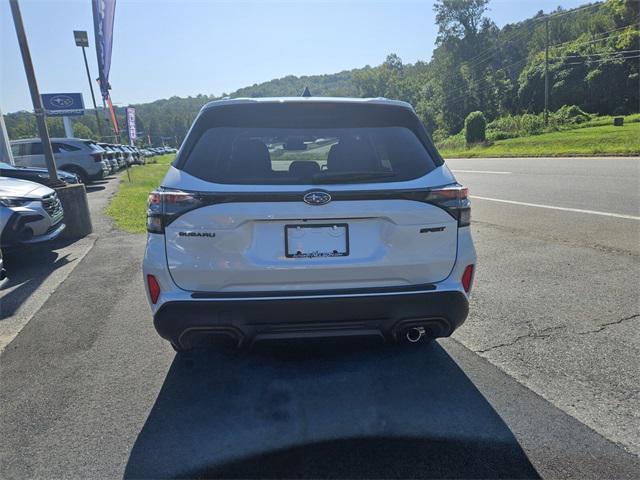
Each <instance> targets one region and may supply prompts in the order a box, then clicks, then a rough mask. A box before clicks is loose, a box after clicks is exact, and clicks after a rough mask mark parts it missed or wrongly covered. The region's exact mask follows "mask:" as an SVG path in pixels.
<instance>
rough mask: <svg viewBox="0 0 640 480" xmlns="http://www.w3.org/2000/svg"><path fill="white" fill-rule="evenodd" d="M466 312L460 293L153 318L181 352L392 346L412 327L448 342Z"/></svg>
mask: <svg viewBox="0 0 640 480" xmlns="http://www.w3.org/2000/svg"><path fill="white" fill-rule="evenodd" d="M468 311H469V303H468V300H467V296H466V295H465V294H464V293H463V292H461V291H407V292H389V293H376V292H375V291H373V292H371V293H364V292H358V294H357V295H353V296H349V295H332V296H325V297H323V296H315V295H314V296H297V297H265V296H256V297H252V298H229V297H222V298H215V299H214V298H209V299H193V300H188V301H169V302H167V303H164V304H163V305H162V306H161V307H160V308H159V309H158V310H157V312H156V313H155V315H154V325H155V328H156V330H157V331H158V333H159V334H160V336H162V337H163V338H165V339H167V340H169V341H170V342H172V343H173V344H174V345H176V346H178V347H180V348H184V349H189V348H193V347H197V346H201V345H206V344H207V343H209V342H210V341H211V340H215V341H217V340H224V339H226V340H227V341H229V342H231V343H232V344H235V345H237V346H250V345H252V344H253V343H255V342H259V341H263V340H277V339H291V338H309V337H311V338H315V337H345V336H350V337H353V336H362V337H377V338H379V339H383V340H389V341H395V340H399V339H400V338H401V337H402V336H403V335H404V332H405V331H406V330H407V329H408V328H410V327H416V326H422V327H424V328H425V330H426V333H427V335H428V336H430V337H432V338H435V337H446V336H449V335H451V333H453V331H454V330H455V329H456V328H457V327H459V326H460V325H461V324H462V323H463V322H464V321H465V319H466V317H467V314H468Z"/></svg>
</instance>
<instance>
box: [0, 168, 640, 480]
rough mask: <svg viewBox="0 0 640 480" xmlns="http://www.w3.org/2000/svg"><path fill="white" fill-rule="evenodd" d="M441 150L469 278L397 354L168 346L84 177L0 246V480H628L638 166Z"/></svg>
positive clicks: (634, 458)
mask: <svg viewBox="0 0 640 480" xmlns="http://www.w3.org/2000/svg"><path fill="white" fill-rule="evenodd" d="M448 164H449V166H450V168H451V169H452V170H453V171H454V172H455V173H456V176H457V177H458V179H459V180H460V181H461V182H462V183H464V184H466V185H468V186H469V187H470V189H471V194H472V195H473V219H474V224H473V233H474V238H475V242H476V248H477V251H478V271H477V277H476V286H475V291H474V294H473V300H472V305H471V314H470V317H469V319H468V320H467V322H466V324H465V325H464V326H463V327H462V328H461V329H460V330H459V331H457V332H456V334H455V335H454V337H453V338H451V339H446V340H442V341H439V342H437V343H435V344H432V345H417V346H415V347H416V348H407V346H384V347H371V346H364V345H347V346H341V347H336V346H328V345H321V346H318V347H315V348H308V347H304V348H286V349H283V348H276V347H272V348H263V349H261V350H258V351H253V352H250V353H248V354H225V353H222V352H200V353H197V354H194V355H191V356H188V357H182V356H176V355H175V354H174V352H173V350H172V349H171V348H170V346H169V345H168V344H167V343H165V342H164V341H163V340H161V339H160V338H158V337H157V335H156V334H155V331H154V330H153V326H152V324H151V316H150V313H149V310H148V307H147V305H146V300H145V298H144V291H143V286H142V278H141V270H140V263H141V259H142V253H143V251H144V243H145V238H144V236H143V235H132V234H126V233H123V232H120V231H118V230H117V229H115V228H114V227H113V226H112V225H111V223H110V222H109V220H108V219H107V218H106V217H104V215H103V214H102V213H101V211H102V208H104V206H105V205H106V204H107V202H108V199H109V197H110V196H111V195H112V194H113V193H114V192H115V190H116V181H113V180H110V181H107V182H105V183H104V184H102V185H97V187H101V186H104V188H103V189H102V188H97V189H96V190H95V191H91V192H90V193H89V198H90V203H91V207H92V214H93V220H94V227H95V233H94V234H93V235H92V236H91V237H89V238H87V239H84V240H82V241H81V242H78V243H76V244H72V245H59V246H56V248H55V249H54V250H53V252H52V253H51V252H49V253H47V252H34V253H32V254H30V255H28V256H27V255H20V256H15V255H14V256H11V255H10V256H9V257H8V260H7V261H8V267H9V268H16V267H18V268H20V269H22V270H21V272H23V273H19V274H17V275H18V277H17V278H15V279H12V278H10V283H9V286H8V287H5V288H4V289H3V290H2V291H0V301H2V312H3V319H2V320H0V340H2V341H3V342H5V343H4V344H2V345H4V346H5V347H4V351H3V352H2V354H1V355H2V356H1V357H0V376H1V382H0V383H1V384H2V389H0V405H2V410H3V411H2V415H0V454H1V457H0V476H1V477H2V478H25V477H31V478H34V477H35V478H44V477H46V478H51V477H77V478H87V477H108V478H113V477H122V476H125V477H128V478H141V477H144V478H157V477H160V476H163V477H164V476H191V477H199V476H200V477H201V476H214V475H215V476H223V477H243V476H253V477H255V476H267V477H282V476H306V477H316V478H317V477H331V476H340V477H372V476H378V477H443V478H447V477H449V478H450V477H466V478H487V477H500V478H531V477H536V476H541V477H545V478H603V477H604V478H637V476H638V475H637V473H638V471H640V459H639V458H638V455H640V434H638V432H640V413H639V411H638V407H637V405H638V403H639V401H640V387H639V385H640V378H639V377H640V374H639V373H638V372H639V371H640V369H639V368H638V358H639V357H640V347H639V341H640V327H639V325H640V316H639V315H640V286H639V285H640V268H639V267H640V260H639V255H640V211H639V210H640V202H639V192H638V185H640V159H637V158H635V159H622V158H617V159H536V160H532V159H504V160H492V159H473V160H451V161H449V162H448ZM32 278H34V279H35V280H33V279H32ZM25 283H26V285H25ZM267 445H268V449H269V453H268V454H264V450H265V446H267ZM328 459H329V460H328ZM258 472H259V473H258Z"/></svg>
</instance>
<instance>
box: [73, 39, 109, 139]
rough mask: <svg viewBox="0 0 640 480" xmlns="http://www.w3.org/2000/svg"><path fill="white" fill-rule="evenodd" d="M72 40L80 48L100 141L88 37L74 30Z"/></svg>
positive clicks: (100, 131)
mask: <svg viewBox="0 0 640 480" xmlns="http://www.w3.org/2000/svg"><path fill="white" fill-rule="evenodd" d="M73 38H74V39H75V41H76V47H82V56H83V57H84V67H85V68H86V70H87V80H88V81H89V89H90V90H91V100H92V101H93V111H94V113H95V114H96V122H97V123H98V134H99V135H100V140H102V138H103V135H102V124H101V123H100V115H98V106H97V105H96V96H95V94H94V93H93V83H92V82H91V74H90V73H89V63H87V53H86V51H85V48H86V47H88V46H89V37H88V36H87V32H86V31H84V30H74V31H73Z"/></svg>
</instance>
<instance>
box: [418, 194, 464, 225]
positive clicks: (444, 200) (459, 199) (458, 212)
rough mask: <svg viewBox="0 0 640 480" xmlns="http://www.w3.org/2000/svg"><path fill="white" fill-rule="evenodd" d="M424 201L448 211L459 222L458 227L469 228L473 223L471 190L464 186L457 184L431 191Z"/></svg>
mask: <svg viewBox="0 0 640 480" xmlns="http://www.w3.org/2000/svg"><path fill="white" fill-rule="evenodd" d="M424 201H426V202H427V203H431V204H432V205H435V206H437V207H440V208H442V209H443V210H446V211H447V212H448V213H449V214H450V215H451V216H452V217H453V218H455V219H456V220H458V227H467V226H469V224H470V223H471V202H470V201H469V189H468V188H466V187H463V186H462V185H457V184H456V185H450V186H447V187H442V188H435V189H433V190H429V191H428V192H427V197H426V198H425V200H424Z"/></svg>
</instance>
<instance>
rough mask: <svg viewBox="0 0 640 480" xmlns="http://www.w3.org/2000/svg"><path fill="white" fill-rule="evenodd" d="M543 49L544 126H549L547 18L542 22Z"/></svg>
mask: <svg viewBox="0 0 640 480" xmlns="http://www.w3.org/2000/svg"><path fill="white" fill-rule="evenodd" d="M544 29H545V37H546V40H545V48H544V124H545V126H547V125H549V17H548V16H547V18H546V19H545V21H544Z"/></svg>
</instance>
